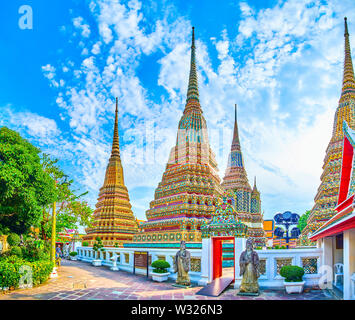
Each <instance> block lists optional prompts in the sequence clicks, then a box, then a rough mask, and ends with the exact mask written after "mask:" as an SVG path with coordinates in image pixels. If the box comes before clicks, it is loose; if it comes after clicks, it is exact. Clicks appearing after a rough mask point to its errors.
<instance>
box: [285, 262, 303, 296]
mask: <svg viewBox="0 0 355 320" xmlns="http://www.w3.org/2000/svg"><path fill="white" fill-rule="evenodd" d="M280 275H281V276H282V277H284V278H285V280H284V286H285V289H286V292H287V293H302V291H303V287H304V284H305V281H303V279H302V278H303V275H304V270H303V268H301V267H299V266H283V267H282V268H281V270H280Z"/></svg>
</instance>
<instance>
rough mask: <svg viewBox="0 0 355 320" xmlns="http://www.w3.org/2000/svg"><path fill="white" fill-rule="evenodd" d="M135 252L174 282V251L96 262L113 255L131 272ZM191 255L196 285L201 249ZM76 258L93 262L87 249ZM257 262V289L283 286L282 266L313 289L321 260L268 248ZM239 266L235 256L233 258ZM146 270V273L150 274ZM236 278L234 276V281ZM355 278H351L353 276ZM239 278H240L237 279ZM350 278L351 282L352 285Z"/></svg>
mask: <svg viewBox="0 0 355 320" xmlns="http://www.w3.org/2000/svg"><path fill="white" fill-rule="evenodd" d="M135 251H148V252H149V264H151V262H153V261H155V260H158V259H164V260H166V261H167V262H169V264H170V266H171V267H170V272H171V275H170V278H171V279H176V274H174V273H173V272H174V257H175V254H176V252H177V251H178V249H176V248H174V249H163V248H151V249H149V250H148V249H142V248H136V249H135V248H113V247H112V248H105V251H104V252H98V256H99V259H101V260H102V265H104V266H108V267H111V266H112V264H113V262H112V261H111V257H112V256H113V254H114V253H116V254H117V256H118V258H117V266H118V268H119V269H120V270H123V271H127V272H133V260H134V252H135ZM189 251H190V253H191V271H190V277H191V280H192V281H194V282H198V281H199V280H200V278H201V267H202V266H201V264H202V256H201V255H202V250H201V249H189ZM77 252H78V259H79V260H82V261H85V262H91V261H92V260H94V259H95V252H94V250H93V249H92V248H91V247H78V248H77ZM257 253H258V255H259V259H260V265H259V271H260V278H259V284H260V286H261V287H283V280H284V278H283V277H281V276H280V269H281V268H282V266H284V265H297V266H300V267H302V268H303V269H304V270H305V275H304V280H305V281H306V286H317V285H318V281H319V279H320V277H321V275H320V273H319V269H320V266H321V260H322V249H318V248H302V249H272V250H257ZM236 263H239V257H238V258H237V259H236ZM151 270H152V269H151V268H150V272H151ZM136 272H137V273H141V274H145V270H142V269H136ZM238 278H239V275H236V279H238ZM353 278H354V279H355V276H354V277H353ZM239 279H240V278H239ZM354 279H353V282H354Z"/></svg>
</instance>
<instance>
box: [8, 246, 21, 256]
mask: <svg viewBox="0 0 355 320" xmlns="http://www.w3.org/2000/svg"><path fill="white" fill-rule="evenodd" d="M10 254H11V255H13V256H18V257H22V249H21V248H20V247H18V246H15V247H12V248H11V249H10Z"/></svg>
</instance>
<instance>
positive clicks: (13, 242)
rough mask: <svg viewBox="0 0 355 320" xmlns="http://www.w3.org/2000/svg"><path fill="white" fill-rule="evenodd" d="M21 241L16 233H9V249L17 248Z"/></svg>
mask: <svg viewBox="0 0 355 320" xmlns="http://www.w3.org/2000/svg"><path fill="white" fill-rule="evenodd" d="M20 241H21V239H20V236H19V235H18V234H16V233H11V234H10V235H9V236H8V237H7V243H8V244H9V245H10V246H11V247H15V246H18V245H19V243H20Z"/></svg>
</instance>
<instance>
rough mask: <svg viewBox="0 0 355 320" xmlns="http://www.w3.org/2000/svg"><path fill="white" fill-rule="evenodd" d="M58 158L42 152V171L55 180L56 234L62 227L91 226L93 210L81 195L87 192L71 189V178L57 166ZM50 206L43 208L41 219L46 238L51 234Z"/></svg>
mask: <svg viewBox="0 0 355 320" xmlns="http://www.w3.org/2000/svg"><path fill="white" fill-rule="evenodd" d="M57 162H58V159H55V160H52V159H51V158H50V157H49V155H47V154H43V168H44V171H45V172H47V173H48V174H50V176H51V177H52V178H53V181H55V182H56V184H55V185H56V192H57V197H56V201H57V207H56V231H57V235H58V233H59V232H62V231H64V229H76V228H77V226H78V225H80V226H83V227H86V226H91V223H92V219H93V217H92V213H93V210H92V209H91V208H90V207H89V206H88V204H87V202H86V201H83V200H81V197H83V196H84V195H86V194H87V192H84V193H82V194H80V195H76V190H74V189H73V183H74V181H73V180H69V179H68V176H67V175H66V174H65V173H64V172H63V171H62V170H61V169H60V168H59V166H57ZM50 211H51V206H49V207H45V208H44V209H43V219H42V221H41V225H40V226H41V230H42V238H43V239H48V238H51V236H52V216H51V214H50Z"/></svg>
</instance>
